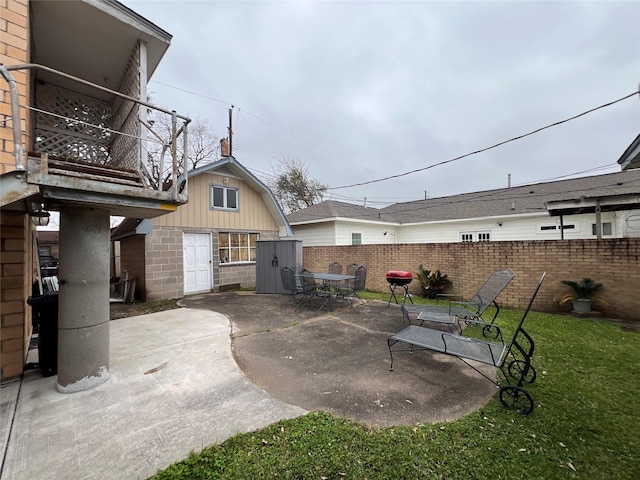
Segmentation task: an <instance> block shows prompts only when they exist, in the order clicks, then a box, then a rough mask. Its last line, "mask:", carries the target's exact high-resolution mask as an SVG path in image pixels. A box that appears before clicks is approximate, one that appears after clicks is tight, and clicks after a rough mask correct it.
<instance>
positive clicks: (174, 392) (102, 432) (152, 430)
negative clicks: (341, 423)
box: [0, 308, 305, 480]
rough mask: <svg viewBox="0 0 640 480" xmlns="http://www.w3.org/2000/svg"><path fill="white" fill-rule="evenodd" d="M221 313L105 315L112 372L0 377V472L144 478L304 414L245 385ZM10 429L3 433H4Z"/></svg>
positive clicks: (6, 475)
mask: <svg viewBox="0 0 640 480" xmlns="http://www.w3.org/2000/svg"><path fill="white" fill-rule="evenodd" d="M229 332H230V325H229V320H228V318H227V317H226V316H224V315H222V314H219V313H215V312H213V311H207V310H196V309H189V308H182V309H177V310H169V311H164V312H160V313H155V314H151V315H143V316H139V317H131V318H125V319H121V320H115V321H112V322H111V366H110V373H111V376H110V378H109V380H108V381H107V382H106V383H105V384H103V385H100V386H98V387H96V388H94V389H92V390H89V391H84V392H77V393H73V394H62V393H59V392H57V391H56V387H55V383H56V377H55V376H53V377H47V378H43V377H42V376H41V375H40V373H39V372H38V371H28V372H26V373H25V375H24V379H23V381H22V385H21V386H20V384H19V382H12V383H11V384H7V385H6V386H5V385H3V389H2V402H1V410H0V412H1V414H2V440H3V441H4V444H3V446H4V447H5V448H4V449H3V451H6V454H5V457H4V462H3V466H2V473H1V478H2V480H14V479H23V478H24V479H29V480H38V479H47V480H49V479H53V478H55V479H58V478H61V479H62V478H73V479H111V478H113V479H139V478H147V477H149V476H150V475H153V474H155V473H156V472H157V470H158V469H161V468H165V467H167V466H168V465H170V464H171V463H173V462H175V461H177V460H181V459H183V458H185V457H186V456H188V454H189V453H190V452H191V451H200V450H201V449H202V448H203V447H205V446H207V445H210V444H215V443H220V442H222V441H224V440H225V439H227V438H229V437H231V436H233V435H235V434H236V433H239V432H248V431H253V430H255V429H258V428H261V427H263V426H266V425H269V424H271V423H274V422H276V421H278V420H280V419H283V418H291V417H295V416H298V415H301V414H304V413H305V410H304V409H302V408H299V407H295V406H291V405H287V404H285V403H284V402H282V401H279V400H277V399H275V398H274V397H272V396H271V395H270V394H268V393H266V392H265V391H263V390H261V389H260V388H258V387H257V386H255V385H254V384H253V383H251V382H250V381H249V380H248V379H247V378H246V376H245V375H244V374H243V373H242V372H241V371H240V370H239V369H238V367H237V366H236V363H235V361H234V359H233V356H232V354H231V349H230V337H229ZM9 431H10V436H9Z"/></svg>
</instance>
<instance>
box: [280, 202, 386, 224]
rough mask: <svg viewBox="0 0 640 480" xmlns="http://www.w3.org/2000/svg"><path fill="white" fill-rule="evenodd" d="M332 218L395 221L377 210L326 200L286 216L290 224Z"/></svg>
mask: <svg viewBox="0 0 640 480" xmlns="http://www.w3.org/2000/svg"><path fill="white" fill-rule="evenodd" d="M334 218H352V219H357V220H374V221H380V222H391V223H394V222H395V220H394V219H393V218H391V217H390V216H389V215H387V214H385V213H383V212H382V210H380V209H377V208H368V207H363V206H361V205H354V204H352V203H345V202H338V201H335V200H326V201H324V202H321V203H318V204H315V205H312V206H310V207H307V208H304V209H302V210H298V211H297V212H293V213H291V214H289V215H287V219H288V220H289V223H290V224H296V223H306V222H314V221H318V220H328V219H334Z"/></svg>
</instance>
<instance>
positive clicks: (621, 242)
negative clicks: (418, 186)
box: [303, 238, 640, 322]
mask: <svg viewBox="0 0 640 480" xmlns="http://www.w3.org/2000/svg"><path fill="white" fill-rule="evenodd" d="M303 256H304V266H305V267H306V268H307V269H309V270H312V271H326V269H327V267H328V265H329V263H331V262H333V261H338V262H340V263H341V264H342V265H343V266H345V265H348V264H349V263H354V262H355V263H360V264H362V265H366V266H367V283H366V286H367V287H366V288H367V289H368V290H373V291H381V292H388V291H389V287H388V284H387V282H386V277H385V273H386V272H387V271H388V270H409V271H411V272H413V273H414V275H415V272H416V271H417V270H418V265H419V264H421V263H422V264H423V265H424V266H425V267H426V268H429V269H430V270H435V269H440V270H441V271H442V273H445V274H447V275H448V276H449V278H450V279H451V280H452V281H453V285H452V287H451V288H450V289H449V290H448V293H456V294H462V295H463V296H464V297H465V298H468V297H470V296H471V295H473V294H474V293H475V292H476V290H477V289H478V288H479V287H480V285H482V283H483V282H484V280H485V279H486V278H487V277H488V276H489V275H490V274H491V273H492V272H493V271H495V270H497V269H501V268H510V269H511V270H513V271H514V272H515V273H516V277H515V279H514V280H513V282H512V283H511V284H510V285H509V287H507V289H506V290H505V291H504V292H503V293H502V294H501V296H500V304H501V305H505V306H511V307H518V308H522V307H524V306H526V304H527V302H528V300H529V298H530V296H531V294H532V292H533V289H534V287H535V284H536V282H537V280H538V278H539V277H540V274H541V273H542V272H543V271H546V272H547V278H546V280H545V283H544V285H543V287H542V289H541V290H540V292H539V294H538V297H537V298H536V302H535V304H534V309H537V310H542V311H567V310H568V309H569V307H568V306H567V307H559V306H558V303H557V301H558V298H559V297H560V296H561V295H562V294H563V293H566V292H567V291H569V289H568V287H566V286H565V285H563V284H561V283H560V281H561V280H580V279H582V278H584V277H591V278H593V279H594V280H595V281H597V282H600V283H602V284H603V285H604V286H603V289H602V291H601V294H602V296H604V297H605V298H606V299H607V301H608V305H606V306H603V307H597V310H599V311H601V312H602V313H603V314H604V315H607V316H610V317H613V318H625V319H630V320H635V321H639V322H640V295H639V293H640V239H638V238H620V239H611V240H544V241H518V242H477V243H431V244H394V245H354V246H337V247H336V246H327V247H304V248H303ZM410 291H411V293H413V294H416V295H418V294H419V292H420V287H419V284H418V283H417V282H416V281H415V280H414V281H413V282H412V283H411V285H410Z"/></svg>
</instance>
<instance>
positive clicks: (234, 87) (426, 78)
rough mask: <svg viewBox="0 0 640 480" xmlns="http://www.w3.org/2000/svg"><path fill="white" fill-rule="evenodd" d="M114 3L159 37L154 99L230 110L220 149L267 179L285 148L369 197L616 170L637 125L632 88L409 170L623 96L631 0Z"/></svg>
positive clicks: (400, 197) (636, 45) (633, 26)
mask: <svg viewBox="0 0 640 480" xmlns="http://www.w3.org/2000/svg"><path fill="white" fill-rule="evenodd" d="M123 3H124V4H125V5H127V6H128V7H129V8H131V9H133V10H134V11H136V12H137V13H139V14H140V15H142V16H144V17H145V18H147V19H148V20H150V21H151V22H153V23H155V24H156V25H158V26H159V27H161V28H163V29H164V30H166V31H168V32H169V33H170V34H172V35H173V39H172V42H171V46H170V47H169V50H168V51H167V53H166V54H165V56H164V58H163V59H162V61H161V63H160V66H159V67H158V68H157V70H156V71H155V73H154V76H153V77H152V80H151V82H150V84H149V91H150V93H151V95H152V99H153V102H154V103H156V104H159V105H162V106H165V107H169V108H172V109H176V110H177V111H178V112H179V113H181V114H185V115H188V116H190V117H191V118H198V119H203V120H206V121H207V122H208V124H209V125H210V126H211V127H212V130H213V132H212V133H213V135H215V136H217V137H225V136H226V135H227V125H228V109H229V107H230V106H231V105H234V110H233V112H234V113H233V130H234V137H233V145H234V152H233V154H234V156H235V157H236V159H237V160H238V161H240V162H241V163H242V164H243V165H245V166H246V167H247V168H249V169H250V170H251V171H252V172H253V173H254V174H256V175H257V176H258V177H259V178H261V179H263V180H266V179H267V178H268V176H269V175H273V173H274V168H276V167H277V165H278V160H277V158H278V157H281V156H287V157H289V158H295V159H297V160H299V161H301V162H303V163H304V164H305V165H306V167H307V169H308V172H309V176H310V177H311V178H313V179H315V180H318V181H320V182H321V183H323V184H325V185H327V186H328V187H329V190H328V191H327V195H326V196H325V198H326V199H335V200H341V201H347V202H351V203H357V204H364V202H365V201H366V204H367V206H372V207H375V206H384V205H386V204H389V203H395V202H402V201H410V200H418V199H421V198H424V197H425V195H427V196H428V197H430V198H433V197H439V196H447V195H453V194H457V193H464V192H473V191H479V190H488V189H493V188H501V187H506V186H507V185H508V178H509V174H510V175H511V184H512V185H521V184H527V183H535V182H539V181H546V180H550V179H555V178H559V177H562V176H565V175H572V174H574V176H576V175H575V174H576V173H578V172H584V173H579V174H578V175H577V176H584V175H593V174H600V173H610V172H616V171H619V170H620V168H619V166H618V165H617V163H616V161H617V159H618V158H619V157H620V155H621V154H622V152H623V151H624V150H625V148H626V147H627V146H628V145H629V144H630V143H631V141H632V140H633V138H635V136H636V135H637V134H638V132H639V131H640V98H639V97H638V96H637V95H636V96H635V97H632V98H629V99H627V100H624V101H621V102H619V103H617V104H615V105H612V106H610V107H607V108H603V109H601V110H598V111H596V112H594V113H591V114H589V115H585V116H584V117H581V118H579V119H577V120H573V121H570V122H567V123H565V124H562V125H559V126H556V127H553V128H550V129H548V130H545V131H543V132H541V133H538V134H535V135H532V136H530V137H527V138H525V139H522V140H518V141H514V142H512V143H508V144H507V145H504V146H501V147H498V148H495V149H492V150H489V151H487V152H484V153H481V154H477V155H472V156H469V157H466V158H464V159H461V160H458V161H454V162H451V163H447V164H445V165H440V166H434V167H433V168H427V169H425V167H429V166H431V165H434V164H437V163H440V162H443V161H446V160H450V159H452V158H455V157H458V156H461V155H465V154H468V153H470V152H473V151H476V150H479V149H482V148H485V147H488V146H491V145H494V144H496V143H499V142H502V141H504V140H508V139H510V138H513V137H516V136H519V135H522V134H524V133H528V132H530V131H532V130H535V129H537V128H540V127H543V126H546V125H548V124H552V123H555V122H557V121H560V120H564V119H567V118H569V117H572V116H574V115H577V114H579V113H582V112H584V111H586V110H589V109H591V108H594V107H597V106H600V105H602V104H605V103H608V102H611V101H612V100H617V99H619V98H622V97H624V96H626V95H628V94H631V93H633V92H635V91H637V90H638V86H639V82H640V28H639V27H638V25H640V3H639V2H604V1H602V2H542V1H540V2H515V1H509V2H453V1H451V2H423V1H415V2H395V1H386V2H385V1H380V2H371V1H366V2H365V1H350V2H347V1H335V2H319V1H304V0H302V1H259V2H246V1H227V2H221V1H171V0H166V1H156V0H125V1H124V2H123ZM420 169H422V170H421V171H419V172H416V173H413V174H410V175H405V176H401V177H398V178H395V179H390V180H386V181H382V182H372V181H375V180H379V179H381V178H384V177H388V176H390V175H397V174H402V173H405V172H409V171H413V170H420ZM364 182H372V183H369V184H367V185H362V186H357V187H350V188H338V187H344V186H348V185H353V184H355V183H364ZM365 199H366V200H365Z"/></svg>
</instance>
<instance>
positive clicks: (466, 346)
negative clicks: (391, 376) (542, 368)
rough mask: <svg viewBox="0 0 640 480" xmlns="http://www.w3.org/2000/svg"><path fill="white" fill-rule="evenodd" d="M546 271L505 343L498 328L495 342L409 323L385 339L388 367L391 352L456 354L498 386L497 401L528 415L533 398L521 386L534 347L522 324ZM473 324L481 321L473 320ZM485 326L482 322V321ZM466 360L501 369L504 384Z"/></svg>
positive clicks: (529, 376) (530, 373) (530, 378)
mask: <svg viewBox="0 0 640 480" xmlns="http://www.w3.org/2000/svg"><path fill="white" fill-rule="evenodd" d="M545 275H546V272H545V273H543V274H542V276H541V277H540V280H539V282H538V285H537V287H536V289H535V291H534V292H533V295H532V296H531V300H529V305H527V308H526V310H525V311H524V314H523V315H522V318H521V320H520V323H519V324H518V327H517V328H516V330H515V333H514V334H513V338H512V339H511V341H510V342H509V343H508V344H505V343H504V340H503V338H502V332H500V329H499V328H498V327H497V326H495V325H494V327H495V328H498V334H499V335H498V336H499V339H500V341H499V342H491V341H488V340H482V339H476V338H470V337H465V336H462V335H458V334H454V333H449V332H443V331H441V330H436V329H432V328H425V327H418V326H417V325H409V326H408V327H406V328H405V329H404V330H402V331H400V332H398V333H396V334H395V335H392V336H391V337H389V338H388V339H387V345H388V347H389V355H390V356H391V365H390V367H389V370H391V371H393V353H394V351H395V352H411V353H413V352H415V351H419V350H431V351H433V352H437V353H443V354H446V355H451V356H454V357H457V358H458V359H459V360H461V361H462V362H463V363H465V364H466V365H468V366H469V367H471V368H473V369H474V370H475V371H476V372H478V373H480V375H482V376H483V377H485V378H486V379H487V380H489V381H490V382H492V383H494V384H495V385H496V386H498V387H499V388H500V401H501V402H502V404H503V405H504V406H505V407H507V408H510V409H512V410H515V411H517V412H518V413H521V414H523V415H528V414H529V413H531V412H532V411H533V400H532V398H531V395H529V393H528V392H527V391H526V390H525V389H524V388H523V385H524V384H525V383H532V382H534V381H535V379H536V371H535V369H534V368H533V366H532V365H531V357H533V352H534V349H535V344H534V342H533V338H531V336H530V335H529V334H528V333H527V332H526V331H525V330H524V328H523V324H524V320H525V318H527V314H528V313H529V310H531V305H532V304H533V301H534V299H535V298H536V295H537V294H538V291H539V290H540V287H541V286H542V282H543V281H544V277H545ZM472 322H475V323H484V322H476V321H473V320H472ZM485 325H486V324H485ZM398 344H400V345H403V344H404V345H408V346H409V347H408V348H407V347H405V348H396V349H393V348H392V347H394V346H395V345H398ZM468 360H475V361H476V362H481V363H485V364H488V365H493V366H494V367H497V368H499V369H500V370H501V371H502V374H503V376H504V378H505V381H506V385H504V384H503V385H500V384H499V383H497V382H496V381H495V380H493V379H492V378H490V377H488V376H487V375H485V374H484V373H482V372H481V371H480V370H479V369H478V368H476V367H475V366H474V365H473V364H471V363H469V362H468Z"/></svg>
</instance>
